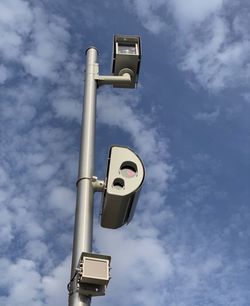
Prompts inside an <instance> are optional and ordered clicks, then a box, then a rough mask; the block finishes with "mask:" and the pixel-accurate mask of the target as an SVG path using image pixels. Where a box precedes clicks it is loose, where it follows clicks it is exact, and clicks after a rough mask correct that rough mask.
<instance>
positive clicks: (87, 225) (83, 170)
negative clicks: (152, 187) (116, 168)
mask: <svg viewBox="0 0 250 306" xmlns="http://www.w3.org/2000/svg"><path fill="white" fill-rule="evenodd" d="M96 60H97V50H96V49H95V48H89V49H88V50H87V51H86V72H85V86H84V110H83V116H82V130H81V148H80V157H79V172H78V181H77V182H78V183H77V199H76V213H75V228H74V241H73V251H72V266H71V279H73V278H74V275H75V269H76V268H77V264H78V261H79V258H80V256H81V253H82V252H91V251H92V233H93V195H94V190H93V185H92V176H93V171H94V142H95V117H96V116H95V113H96V88H97V83H96V80H95V64H96ZM90 302H91V300H90V298H88V297H84V296H81V295H79V292H78V288H77V278H76V277H75V278H74V280H73V281H72V282H71V285H70V295H69V306H89V305H90Z"/></svg>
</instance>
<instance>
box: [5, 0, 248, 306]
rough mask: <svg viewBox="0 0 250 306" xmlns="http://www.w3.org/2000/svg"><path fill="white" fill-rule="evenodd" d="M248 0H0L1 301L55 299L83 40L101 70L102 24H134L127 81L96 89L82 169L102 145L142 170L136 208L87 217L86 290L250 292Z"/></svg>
mask: <svg viewBox="0 0 250 306" xmlns="http://www.w3.org/2000/svg"><path fill="white" fill-rule="evenodd" d="M249 29H250V5H249V1H247V0H230V1H229V0H210V1H199V0H189V1H188V4H187V1H185V0H121V1H115V0H106V1H98V0H92V1H86V0H81V1H80V0H71V1H69V0H54V1H49V0H42V1H35V0H1V2H0V154H1V158H0V212H1V213H0V275H1V278H0V305H3V306H13V305H19V306H27V305H30V306H66V305H67V289H66V286H67V283H68V281H69V278H70V265H71V248H72V240H73V226H74V212H75V197H76V187H75V182H76V180H77V171H78V157H79V147H80V125H81V113H82V101H83V82H84V65H85V50H86V48H88V47H89V46H95V47H97V48H98V50H99V57H98V61H99V64H100V73H101V74H102V75H109V74H110V68H111V56H112V39H113V35H114V34H127V35H140V36H141V39H142V64H141V70H140V76H139V84H138V87H137V89H135V90H133V89H114V88H112V87H109V86H106V87H105V86H104V87H102V88H99V89H98V97H97V120H96V154H95V175H96V176H98V178H99V179H104V176H105V171H106V161H107V156H108V151H109V147H110V146H111V145H114V144H117V145H124V146H129V147H131V148H133V149H134V150H135V151H136V152H137V153H138V154H139V155H140V156H141V158H142V159H143V161H144V164H145V168H146V179H145V183H144V186H143V189H142V192H141V195H140V200H139V202H138V206H137V210H136V214H135V216H134V219H133V220H132V222H131V223H130V224H129V225H128V226H124V227H122V228H120V229H117V230H108V229H103V228H101V227H100V222H99V221H100V217H99V214H100V208H101V197H100V194H96V196H95V218H94V241H93V251H95V252H98V253H101V254H107V255H110V256H111V257H112V261H111V266H112V270H111V276H112V278H111V280H110V283H109V286H108V288H107V294H106V296H105V297H96V298H93V299H92V304H91V305H93V306H100V305H102V306H118V305H119V306H125V305H128V304H129V305H131V306H156V305H157V306H166V305H168V306H248V305H249V300H250V290H249V283H250V273H249V272H250V260H249V258H250V243H249V239H250V222H249V221H250V207H249V204H250V203H249V199H250V192H249V182H250V162H249V155H250V120H249V114H250V88H249V79H250V30H249Z"/></svg>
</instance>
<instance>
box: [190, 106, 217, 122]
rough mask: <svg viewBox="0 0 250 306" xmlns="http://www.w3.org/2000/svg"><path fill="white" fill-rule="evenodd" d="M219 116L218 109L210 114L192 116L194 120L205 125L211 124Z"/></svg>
mask: <svg viewBox="0 0 250 306" xmlns="http://www.w3.org/2000/svg"><path fill="white" fill-rule="evenodd" d="M219 115H220V109H219V108H217V109H216V110H214V111H212V112H203V113H197V114H195V115H194V118H195V119H197V120H201V121H204V122H207V123H212V122H214V121H215V120H216V119H217V118H218V116H219Z"/></svg>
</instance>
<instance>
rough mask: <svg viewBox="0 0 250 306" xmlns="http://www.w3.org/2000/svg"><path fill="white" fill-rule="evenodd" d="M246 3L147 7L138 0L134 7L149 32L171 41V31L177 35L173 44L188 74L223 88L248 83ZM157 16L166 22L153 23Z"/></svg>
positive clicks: (208, 85)
mask: <svg viewBox="0 0 250 306" xmlns="http://www.w3.org/2000/svg"><path fill="white" fill-rule="evenodd" d="M243 2H244V4H243V3H242V2H241V3H239V2H238V1H236V0H235V1H231V2H229V1H222V0H213V1H209V2H204V1H198V0H192V1H189V3H188V6H187V5H186V2H185V1H183V0H178V1H172V0H171V1H158V2H154V1H147V5H146V6H143V5H142V2H141V1H133V5H134V8H135V12H136V14H137V15H138V16H139V18H140V20H141V22H142V24H143V25H144V27H145V28H146V29H147V30H148V31H150V32H152V33H154V34H158V35H159V34H162V35H164V36H165V37H166V39H168V35H167V34H166V32H165V30H166V29H168V33H169V35H171V37H172V36H173V35H172V34H173V33H176V35H174V37H175V38H174V40H173V45H174V47H175V48H176V49H177V50H178V52H177V53H176V56H177V58H178V60H179V65H178V66H179V68H180V69H181V70H182V71H185V72H187V73H189V75H187V78H189V77H191V79H193V80H195V82H197V83H198V84H200V85H201V86H202V87H204V88H205V89H207V90H209V91H211V92H218V91H220V90H223V89H225V88H230V87H247V85H248V80H249V73H250V72H249V64H248V62H249V49H250V43H249V35H250V31H249V13H248V11H247V10H245V9H244V7H245V6H246V7H247V6H248V4H247V3H246V2H245V1H243ZM126 3H127V2H126ZM143 3H144V2H143ZM142 6H143V8H142ZM159 9H160V11H159ZM145 16H146V17H145ZM157 20H158V21H159V23H160V24H161V26H158V27H157V26H156V25H155V28H154V27H153V26H152V27H151V26H149V24H150V23H152V24H154V23H157ZM167 24H168V26H167Z"/></svg>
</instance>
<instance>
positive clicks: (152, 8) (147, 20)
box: [123, 0, 167, 34]
mask: <svg viewBox="0 0 250 306" xmlns="http://www.w3.org/2000/svg"><path fill="white" fill-rule="evenodd" d="M123 1H124V4H125V6H126V7H127V8H128V9H129V10H131V11H132V12H135V13H136V15H137V16H138V18H139V19H140V20H141V22H142V23H143V25H144V27H145V28H146V29H147V30H148V31H149V32H151V33H153V34H159V33H161V32H162V31H166V29H167V23H166V21H165V20H164V18H163V17H162V16H161V14H160V12H161V10H163V11H167V10H166V0H154V1H152V0H123ZM163 16H164V14H163Z"/></svg>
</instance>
